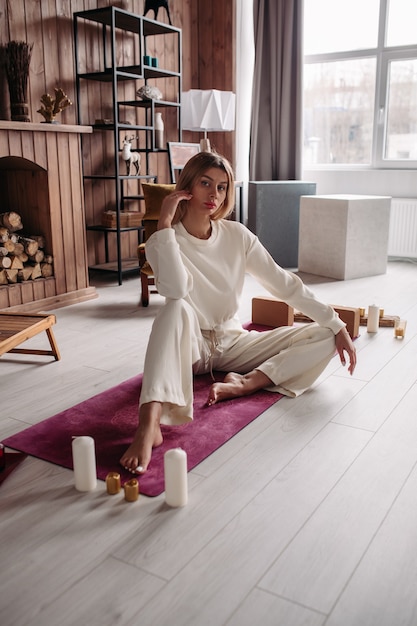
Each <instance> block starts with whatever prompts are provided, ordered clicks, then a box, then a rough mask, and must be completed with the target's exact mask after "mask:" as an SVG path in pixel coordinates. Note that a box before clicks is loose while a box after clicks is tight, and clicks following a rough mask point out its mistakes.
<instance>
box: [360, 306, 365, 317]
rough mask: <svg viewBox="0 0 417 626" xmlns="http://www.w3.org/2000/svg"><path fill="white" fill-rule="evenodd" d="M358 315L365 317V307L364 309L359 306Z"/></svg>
mask: <svg viewBox="0 0 417 626" xmlns="http://www.w3.org/2000/svg"><path fill="white" fill-rule="evenodd" d="M359 315H360V316H361V317H365V309H364V308H362V307H361V308H360V309H359Z"/></svg>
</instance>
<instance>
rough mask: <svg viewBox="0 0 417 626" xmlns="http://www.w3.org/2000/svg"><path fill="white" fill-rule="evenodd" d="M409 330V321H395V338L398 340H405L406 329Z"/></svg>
mask: <svg viewBox="0 0 417 626" xmlns="http://www.w3.org/2000/svg"><path fill="white" fill-rule="evenodd" d="M406 328H407V320H400V319H399V320H395V326H394V337H395V338H396V339H404V337H405V329H406Z"/></svg>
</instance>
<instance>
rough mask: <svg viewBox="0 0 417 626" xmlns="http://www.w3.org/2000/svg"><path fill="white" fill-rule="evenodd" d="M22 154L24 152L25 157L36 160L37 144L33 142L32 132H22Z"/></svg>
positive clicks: (32, 160)
mask: <svg viewBox="0 0 417 626" xmlns="http://www.w3.org/2000/svg"><path fill="white" fill-rule="evenodd" d="M21 141H22V154H24V156H25V159H27V160H28V161H31V162H32V163H34V162H35V146H34V143H33V135H32V134H31V133H22V138H21Z"/></svg>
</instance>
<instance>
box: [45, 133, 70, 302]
mask: <svg viewBox="0 0 417 626" xmlns="http://www.w3.org/2000/svg"><path fill="white" fill-rule="evenodd" d="M45 139H46V151H47V155H48V163H49V165H48V185H49V204H50V207H51V212H50V216H51V230H52V231H53V232H54V233H55V236H54V241H53V251H52V254H53V257H54V267H55V280H56V287H57V292H58V293H65V292H66V291H67V290H66V278H65V260H64V241H63V235H62V218H61V198H60V189H59V179H58V176H59V170H58V157H59V152H58V143H57V137H56V136H55V133H45Z"/></svg>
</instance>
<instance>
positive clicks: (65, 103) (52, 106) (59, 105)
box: [38, 87, 72, 124]
mask: <svg viewBox="0 0 417 626" xmlns="http://www.w3.org/2000/svg"><path fill="white" fill-rule="evenodd" d="M54 91H55V98H53V97H52V96H51V95H50V94H49V93H44V94H43V96H42V98H41V102H42V106H41V108H40V109H38V113H40V114H41V115H43V117H44V118H45V122H46V123H47V124H59V122H57V121H56V120H55V117H56V116H57V115H58V113H61V111H63V110H64V109H66V108H67V107H69V106H71V105H72V102H71V100H70V99H69V98H68V96H67V94H66V93H64V91H63V90H62V89H61V88H60V87H55V88H54Z"/></svg>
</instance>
